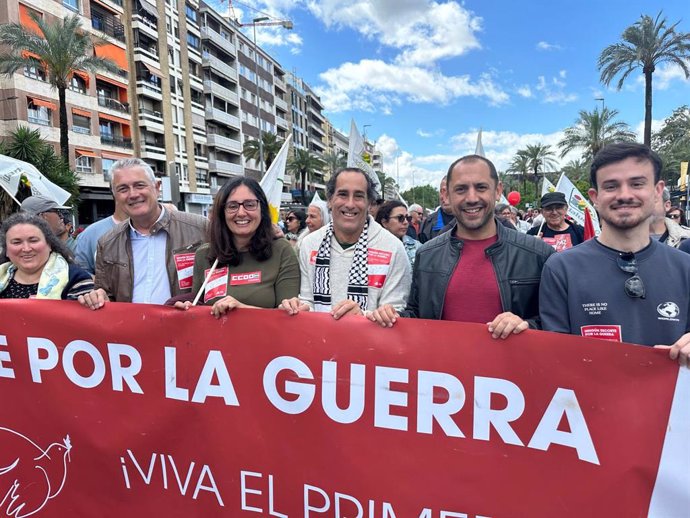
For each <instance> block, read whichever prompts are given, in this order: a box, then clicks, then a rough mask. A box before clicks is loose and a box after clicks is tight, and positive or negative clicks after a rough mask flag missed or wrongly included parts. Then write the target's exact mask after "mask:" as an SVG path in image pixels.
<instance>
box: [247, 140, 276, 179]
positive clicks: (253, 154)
mask: <svg viewBox="0 0 690 518" xmlns="http://www.w3.org/2000/svg"><path fill="white" fill-rule="evenodd" d="M261 142H262V143H263V148H264V149H263V151H264V172H266V169H268V168H269V167H271V164H272V163H273V161H274V160H275V159H276V156H277V155H278V151H280V148H281V147H282V145H283V141H282V140H280V139H279V138H278V136H277V135H276V134H275V133H262V134H261ZM242 154H243V155H244V158H246V159H247V160H256V163H257V164H258V163H259V156H260V153H259V140H258V139H252V140H247V141H246V142H245V143H244V148H243V150H242Z"/></svg>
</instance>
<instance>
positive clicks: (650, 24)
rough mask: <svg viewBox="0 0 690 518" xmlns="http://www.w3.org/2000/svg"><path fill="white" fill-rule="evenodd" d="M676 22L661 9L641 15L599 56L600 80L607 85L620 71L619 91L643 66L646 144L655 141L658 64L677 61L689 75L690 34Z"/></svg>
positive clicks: (689, 76)
mask: <svg viewBox="0 0 690 518" xmlns="http://www.w3.org/2000/svg"><path fill="white" fill-rule="evenodd" d="M679 23H680V22H679V21H678V22H676V23H674V24H673V25H671V26H670V27H669V26H667V23H666V18H662V17H661V11H660V12H659V14H658V15H657V16H656V18H655V19H652V17H651V16H649V15H642V16H641V17H640V19H639V20H638V21H637V22H635V23H634V24H633V25H631V26H630V27H628V28H627V29H625V30H624V31H623V34H622V36H621V38H622V40H623V41H622V42H619V43H614V44H613V45H609V46H608V47H606V48H605V49H604V50H603V51H602V52H601V55H600V56H599V63H598V66H599V71H600V72H601V82H602V83H604V84H605V85H606V86H609V85H610V84H611V81H613V79H614V77H616V76H617V75H619V74H620V78H619V80H618V84H617V88H618V90H620V89H621V88H622V87H623V83H624V82H625V80H626V79H627V78H628V76H629V75H630V74H631V73H632V72H633V71H634V70H636V69H638V68H641V69H642V73H643V74H644V86H645V88H644V143H645V144H646V145H647V146H649V145H651V142H652V75H653V74H654V71H655V70H656V67H657V65H659V64H661V63H665V62H668V63H674V64H675V65H677V66H678V67H679V68H680V69H681V70H682V71H683V73H684V74H685V78H686V79H688V78H690V66H688V61H687V60H688V59H690V33H683V32H676V27H677V25H678V24H679Z"/></svg>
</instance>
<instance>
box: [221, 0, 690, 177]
mask: <svg viewBox="0 0 690 518" xmlns="http://www.w3.org/2000/svg"><path fill="white" fill-rule="evenodd" d="M216 1H218V0H216ZM216 5H217V6H218V7H219V10H224V9H225V8H227V3H220V2H219V3H217V4H216ZM252 6H253V8H256V9H259V10H261V11H262V12H265V13H268V14H270V15H272V16H274V17H276V18H279V19H290V20H292V21H293V22H294V30H293V31H285V30H284V29H280V28H272V27H270V28H263V27H262V28H260V29H258V31H257V38H258V39H259V44H260V45H261V46H262V47H264V48H265V49H266V50H267V51H268V52H269V53H270V54H271V55H273V56H275V57H276V58H277V59H278V61H279V62H280V63H281V64H282V65H283V67H284V68H285V69H286V70H291V71H292V70H294V71H295V72H296V73H297V74H298V75H300V76H301V77H302V78H304V80H306V81H307V83H309V84H310V85H311V86H312V87H313V88H314V89H316V90H317V92H319V94H320V95H321V98H322V101H323V102H324V105H325V107H326V109H327V111H326V115H327V116H328V118H329V119H330V120H331V121H332V122H333V124H334V125H335V126H336V127H337V128H339V129H341V130H342V131H344V132H345V133H347V132H348V131H349V127H350V119H351V118H354V120H355V121H356V123H357V125H358V127H359V128H360V131H362V127H363V125H365V124H369V125H370V127H368V128H367V137H368V138H369V139H370V140H375V141H377V145H378V147H379V149H380V150H381V151H382V152H383V154H384V159H385V164H386V169H387V171H386V172H387V174H390V175H392V176H394V177H399V183H400V184H401V187H402V189H403V190H405V189H407V188H409V187H411V186H412V181H413V177H414V183H415V184H416V185H419V184H421V183H433V184H436V183H437V182H438V181H439V180H440V178H441V177H442V175H443V174H444V173H445V170H446V169H447V167H448V165H449V164H450V162H452V161H453V160H454V159H455V158H457V157H459V156H462V155H463V154H466V153H470V152H473V151H474V146H475V142H476V134H477V130H478V129H479V128H480V127H481V128H483V143H484V149H485V151H486V154H487V156H488V157H489V158H491V159H492V160H494V161H495V162H496V164H497V166H498V168H499V170H500V169H505V168H506V166H507V164H508V163H509V162H510V159H511V158H512V156H513V155H514V153H515V151H516V150H517V149H519V148H521V147H524V146H526V145H527V144H532V143H537V142H541V143H544V144H551V145H554V147H555V144H556V143H557V142H558V141H559V140H560V138H561V137H562V131H563V129H564V128H566V127H568V126H570V125H572V124H573V123H574V121H575V120H576V119H577V116H578V112H579V110H583V109H585V110H592V109H594V108H595V107H597V106H601V101H596V100H595V98H597V97H603V98H604V103H605V104H606V106H607V107H608V108H613V109H616V110H618V111H619V112H620V115H619V118H620V119H621V120H623V121H624V122H627V123H628V124H629V125H630V126H631V127H632V129H633V130H635V131H639V133H640V134H641V128H642V121H643V119H644V99H643V93H644V85H643V83H642V80H641V75H640V74H636V75H634V76H631V78H630V79H629V80H628V82H627V84H626V86H624V88H623V89H622V90H621V91H617V90H615V88H614V86H615V85H613V86H612V87H611V88H607V87H605V86H603V85H602V84H601V83H600V82H599V73H598V71H597V67H596V62H597V58H598V56H599V53H600V52H601V50H602V49H603V48H604V47H606V46H607V45H609V44H612V43H615V42H616V41H618V40H619V37H620V34H621V33H622V32H623V30H624V29H625V28H626V27H627V26H629V25H631V24H633V23H634V22H635V21H637V20H638V19H639V17H640V15H641V14H649V15H652V16H656V14H657V13H658V11H659V9H660V8H663V11H664V15H665V16H666V17H667V19H668V21H669V22H671V23H675V22H676V21H678V20H682V21H681V23H680V25H679V29H680V30H682V31H684V32H690V8H689V7H688V2H687V0H667V1H665V2H663V5H662V4H661V3H653V2H649V1H640V0H627V1H621V0H614V1H606V2H601V1H600V2H594V1H591V0H581V1H560V2H558V1H542V0H539V1H533V0H531V1H528V2H514V1H506V0H496V1H492V0H488V1H486V0H484V1H480V0H468V1H466V2H453V1H450V2H441V1H436V2H434V1H426V0H322V1H315V0H243V2H242V3H241V4H240V3H237V2H235V3H233V9H234V13H235V15H236V16H238V17H241V18H244V19H245V20H247V19H251V18H252V17H256V16H259V14H257V12H256V11H252ZM683 18H684V19H683ZM654 79H655V89H654V113H653V117H654V120H655V125H656V124H658V123H660V122H661V121H663V119H664V118H665V117H667V116H669V115H670V114H671V112H672V111H673V109H674V108H676V107H678V106H680V105H682V104H690V81H687V80H685V78H684V76H683V75H682V73H681V71H680V69H679V68H677V67H676V68H674V67H667V66H662V67H660V69H658V70H657V72H656V74H655V76H654ZM569 158H576V156H575V155H570V156H567V157H566V158H565V159H564V160H563V163H565V162H566V161H567V160H568V159H569ZM396 164H397V167H396ZM398 174H399V176H398Z"/></svg>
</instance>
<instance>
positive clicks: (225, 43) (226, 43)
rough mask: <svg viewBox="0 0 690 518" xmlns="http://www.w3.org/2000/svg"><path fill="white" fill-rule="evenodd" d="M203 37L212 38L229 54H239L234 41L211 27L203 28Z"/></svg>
mask: <svg viewBox="0 0 690 518" xmlns="http://www.w3.org/2000/svg"><path fill="white" fill-rule="evenodd" d="M201 37H202V38H207V39H209V40H211V41H212V42H213V43H215V44H216V45H217V46H218V47H219V48H221V49H223V50H224V51H225V52H227V53H228V54H230V55H232V56H237V48H236V47H235V44H234V43H233V42H232V41H230V40H228V39H226V38H224V37H223V36H221V35H220V33H218V32H216V31H214V30H213V29H211V28H210V27H202V28H201Z"/></svg>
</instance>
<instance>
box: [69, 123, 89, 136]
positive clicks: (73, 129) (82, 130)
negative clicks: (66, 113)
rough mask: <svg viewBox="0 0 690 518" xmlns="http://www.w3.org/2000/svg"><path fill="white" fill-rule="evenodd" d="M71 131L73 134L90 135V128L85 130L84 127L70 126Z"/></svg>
mask: <svg viewBox="0 0 690 518" xmlns="http://www.w3.org/2000/svg"><path fill="white" fill-rule="evenodd" d="M72 131H74V132H75V133H81V134H82V135H91V128H86V127H84V126H75V125H72Z"/></svg>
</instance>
